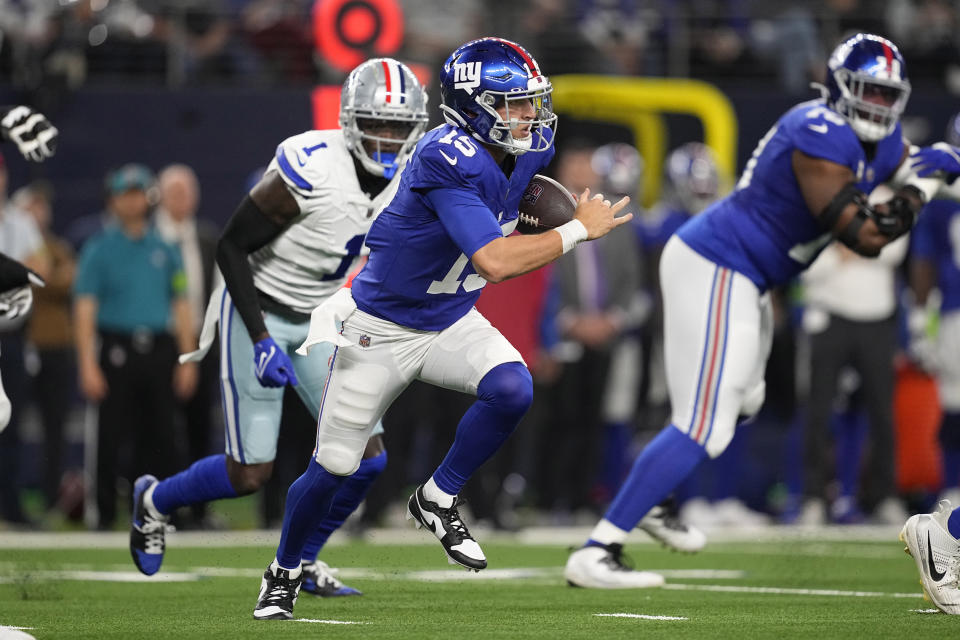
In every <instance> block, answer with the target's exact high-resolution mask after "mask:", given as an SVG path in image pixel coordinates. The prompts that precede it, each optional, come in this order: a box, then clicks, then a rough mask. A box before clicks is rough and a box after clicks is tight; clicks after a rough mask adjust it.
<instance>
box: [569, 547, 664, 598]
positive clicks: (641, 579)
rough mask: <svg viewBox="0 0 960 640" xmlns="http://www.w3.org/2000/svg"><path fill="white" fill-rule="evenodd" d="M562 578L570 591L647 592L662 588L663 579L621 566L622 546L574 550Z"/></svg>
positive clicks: (656, 575)
mask: <svg viewBox="0 0 960 640" xmlns="http://www.w3.org/2000/svg"><path fill="white" fill-rule="evenodd" d="M563 577H565V578H566V579H567V584H569V585H570V586H571V587H589V588H592V589H647V588H649V587H660V586H663V582H664V580H663V576H661V575H660V574H659V573H652V572H650V571H635V570H633V569H631V568H630V567H628V566H627V565H626V564H624V563H623V545H622V544H608V545H606V546H604V547H599V546H595V545H590V546H587V547H582V548H580V549H577V550H576V551H574V552H573V553H571V554H570V557H569V558H568V559H567V566H566V568H564V570H563Z"/></svg>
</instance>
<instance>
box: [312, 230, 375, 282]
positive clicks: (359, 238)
mask: <svg viewBox="0 0 960 640" xmlns="http://www.w3.org/2000/svg"><path fill="white" fill-rule="evenodd" d="M366 237H367V236H366V235H365V234H363V233H361V234H360V235H356V236H353V237H352V238H350V240H348V241H347V246H346V250H347V255H345V256H343V259H342V260H340V264H339V265H337V270H336V271H334V272H333V273H328V274H327V275H325V276H323V277H322V278H320V279H321V280H324V281H326V280H339V279H340V278H342V277H343V276H345V275H347V269H349V268H350V265H351V264H353V261H354V259H356V257H357V256H358V255H360V250H361V249H363V240H364V238H366Z"/></svg>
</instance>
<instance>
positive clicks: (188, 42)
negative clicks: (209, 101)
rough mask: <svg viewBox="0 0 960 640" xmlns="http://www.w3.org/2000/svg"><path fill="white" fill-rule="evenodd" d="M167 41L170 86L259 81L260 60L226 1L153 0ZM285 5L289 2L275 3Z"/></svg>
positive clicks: (235, 13) (237, 17) (155, 15)
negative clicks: (250, 47)
mask: <svg viewBox="0 0 960 640" xmlns="http://www.w3.org/2000/svg"><path fill="white" fill-rule="evenodd" d="M143 4H144V5H147V4H155V5H157V6H156V7H155V9H154V17H155V18H156V19H157V23H158V27H159V28H158V31H160V32H162V33H163V35H164V39H165V40H166V42H167V48H168V52H169V57H170V60H171V61H172V62H173V65H172V67H171V68H170V69H168V81H169V83H170V84H174V85H180V84H184V83H189V84H204V83H207V84H209V83H211V82H224V81H235V80H238V79H240V78H244V77H245V78H247V79H248V80H257V79H259V61H258V59H257V57H256V56H255V55H254V54H253V53H252V52H251V51H249V50H248V49H247V47H246V45H245V43H244V42H243V41H242V39H240V38H238V37H237V34H239V33H240V28H239V26H240V25H239V17H240V16H239V13H238V12H234V11H232V10H231V7H230V5H229V3H228V2H226V1H224V0H153V2H151V3H143ZM275 4H280V5H285V4H288V3H275Z"/></svg>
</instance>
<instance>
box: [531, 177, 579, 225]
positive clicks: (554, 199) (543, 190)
mask: <svg viewBox="0 0 960 640" xmlns="http://www.w3.org/2000/svg"><path fill="white" fill-rule="evenodd" d="M519 209H520V218H519V220H518V221H517V231H519V232H520V233H543V232H544V231H546V230H548V229H555V228H557V227H559V226H560V225H562V224H565V223H567V222H570V221H571V220H573V213H574V211H576V210H577V199H576V198H575V197H574V196H573V194H571V193H570V192H569V191H567V189H566V188H565V187H564V186H563V185H562V184H560V183H559V182H557V181H556V180H553V179H551V178H548V177H547V176H542V175H540V174H537V175H535V176H533V178H532V179H531V180H530V184H528V185H527V190H526V191H524V192H523V197H521V198H520V207H519Z"/></svg>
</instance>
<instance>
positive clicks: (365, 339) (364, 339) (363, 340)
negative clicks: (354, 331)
mask: <svg viewBox="0 0 960 640" xmlns="http://www.w3.org/2000/svg"><path fill="white" fill-rule="evenodd" d="M358 342H359V343H360V346H361V347H369V346H370V336H368V335H367V334H365V333H364V334H361V335H360V340H358Z"/></svg>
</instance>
